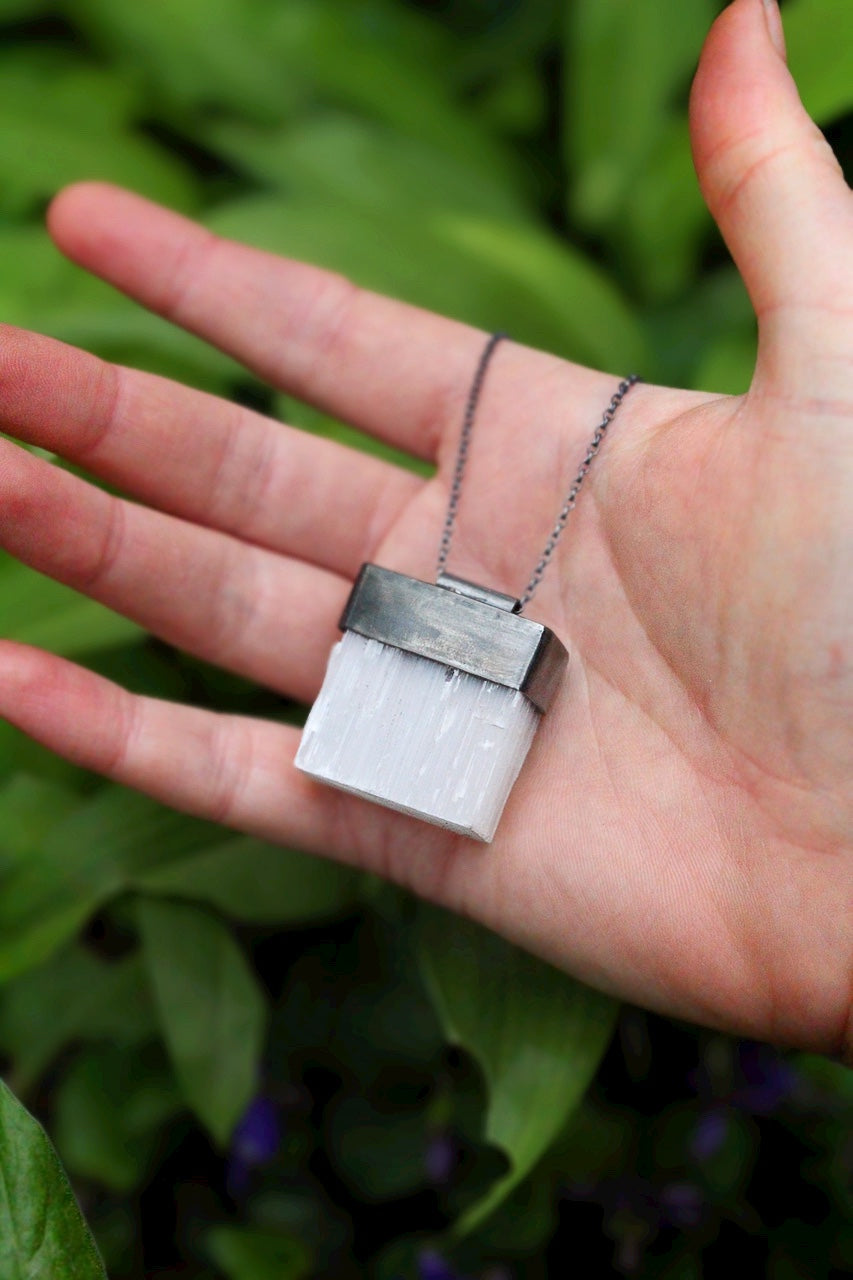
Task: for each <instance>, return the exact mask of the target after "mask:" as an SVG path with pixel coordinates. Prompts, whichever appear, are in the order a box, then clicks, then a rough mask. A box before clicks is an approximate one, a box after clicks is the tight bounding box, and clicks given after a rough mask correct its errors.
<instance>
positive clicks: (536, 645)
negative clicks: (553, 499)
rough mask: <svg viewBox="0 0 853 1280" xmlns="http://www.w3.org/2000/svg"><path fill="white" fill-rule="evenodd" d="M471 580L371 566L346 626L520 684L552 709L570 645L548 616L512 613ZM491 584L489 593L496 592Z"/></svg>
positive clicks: (352, 598) (484, 675)
mask: <svg viewBox="0 0 853 1280" xmlns="http://www.w3.org/2000/svg"><path fill="white" fill-rule="evenodd" d="M457 581H458V580H457ZM466 585H467V586H468V587H470V588H471V591H472V594H462V593H461V592H460V591H459V590H458V589H449V588H448V587H444V586H437V585H434V584H433V583H431V582H421V581H420V580H419V579H418V578H410V577H408V576H407V575H406V574H402V573H394V572H393V571H392V570H391V569H382V568H380V566H379V565H375V564H366V565H363V566H362V569H361V572H360V573H359V575H358V578H357V580H356V583H355V586H354V587H353V589H352V592H351V594H350V598H349V600H348V601H347V605H346V608H345V609H344V613H343V616H342V618H341V622H340V627H341V630H342V631H355V632H358V634H359V635H362V636H366V637H367V638H368V639H371V640H381V641H382V643H383V644H389V645H393V646H394V647H395V648H397V649H404V650H405V651H406V652H408V653H416V654H419V655H420V656H421V657H423V658H431V659H432V660H433V661H434V662H441V663H444V665H445V666H448V667H453V668H454V669H455V670H457V671H467V672H469V673H470V674H471V675H474V676H480V677H481V679H483V680H492V681H493V682H494V683H495V684H500V685H504V686H506V688H508V689H518V690H519V691H520V692H521V693H523V694H525V696H526V697H527V698H529V699H530V701H531V702H532V703H533V705H534V706H535V707H537V708H538V710H540V711H547V709H548V707H549V705H550V703H551V701H552V699H553V697H554V695H555V693H556V692H557V689H558V688H559V686H560V683H561V681H562V678H563V675H564V674H565V670H566V666H567V664H568V660H569V655H568V653H567V652H566V649H565V646H564V645H563V644H562V643H561V641H560V640H559V639H558V638H557V636H556V635H555V634H554V632H553V631H551V630H550V629H549V628H548V627H546V626H543V624H542V623H541V622H531V620H530V619H529V618H523V617H521V616H520V615H519V614H517V613H512V612H510V610H509V609H508V608H507V606H506V604H502V605H495V604H491V603H486V602H485V601H484V600H483V599H482V598H479V599H478V598H476V597H475V594H473V593H475V592H477V591H478V590H480V589H479V588H476V587H475V586H474V584H470V583H469V584H466ZM483 590H484V592H485V595H486V597H488V596H490V595H491V594H492V593H491V592H490V591H489V589H488V588H485V589H483ZM498 595H499V596H500V595H501V593H498ZM501 598H502V599H503V600H505V601H506V600H511V599H512V598H511V597H507V596H502V597H501ZM513 603H514V602H513Z"/></svg>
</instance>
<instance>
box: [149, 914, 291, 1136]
mask: <svg viewBox="0 0 853 1280" xmlns="http://www.w3.org/2000/svg"><path fill="white" fill-rule="evenodd" d="M138 920H139V925H140V930H141V934H142V941H143V945H144V949H145V959H146V963H147V965H148V971H149V973H150V975H151V982H152V985H153V988H154V994H155V1000H156V1003H157V1008H158V1011H159V1014H160V1022H161V1026H162V1029H163V1035H164V1038H165V1041H166V1044H167V1046H168V1049H169V1053H170V1055H171V1058H172V1062H173V1064H174V1068H175V1074H176V1075H177V1078H178V1081H179V1083H180V1085H181V1088H182V1090H183V1093H184V1097H185V1099H186V1101H187V1103H188V1104H189V1106H190V1107H192V1109H193V1110H194V1111H195V1113H196V1115H198V1117H199V1119H200V1120H201V1121H202V1122H203V1123H204V1124H205V1125H206V1126H207V1128H208V1129H209V1130H210V1132H211V1133H212V1134H213V1136H214V1137H215V1138H216V1140H217V1142H219V1143H220V1145H222V1146H225V1145H226V1144H227V1143H228V1140H229V1139H230V1137H231V1134H232V1132H233V1130H234V1127H235V1125H236V1124H237V1121H238V1120H239V1119H240V1117H241V1116H242V1115H243V1112H244V1111H245V1109H246V1107H247V1106H248V1104H249V1102H250V1101H251V1099H252V1097H253V1095H254V1093H255V1090H256V1088H257V1083H258V1070H259V1063H260V1056H261V1051H262V1049H263V1046H264V1039H265V1035H266V1023H267V1008H266V1002H265V1000H264V997H263V995H262V994H261V991H260V989H259V987H258V984H257V981H256V979H255V977H254V975H253V973H252V971H251V969H250V968H249V965H248V964H247V962H246V959H245V956H244V955H243V952H242V951H241V950H240V948H239V947H238V946H237V944H236V942H235V941H234V939H233V938H232V936H231V934H230V932H229V931H228V929H226V927H225V926H224V925H223V924H221V923H220V922H219V921H218V920H217V919H215V918H214V917H213V916H211V915H208V914H207V913H206V912H204V911H201V910H199V909H198V908H196V907H189V906H185V905H181V904H177V903H167V902H155V901H153V900H147V901H146V900H145V899H143V900H141V901H140V903H139V906H138Z"/></svg>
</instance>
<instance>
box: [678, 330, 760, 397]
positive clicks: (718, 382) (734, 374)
mask: <svg viewBox="0 0 853 1280" xmlns="http://www.w3.org/2000/svg"><path fill="white" fill-rule="evenodd" d="M756 348H757V344H756V336H755V333H754V332H753V331H752V330H750V331H748V332H746V333H743V332H741V333H738V332H736V331H735V332H733V333H727V334H723V336H722V337H720V338H718V339H717V341H716V342H713V343H711V344H710V345H709V346H708V348H707V349H706V350H705V352H704V354H703V356H702V359H701V360H700V362H699V365H698V367H697V369H696V370H695V373H694V375H693V379H692V381H693V384H694V386H695V387H696V388H697V390H701V391H718V392H720V393H721V394H724V395H732V396H739V395H743V394H744V393H745V392H747V391H748V390H749V388H750V384H751V383H752V379H753V375H754V373H755V357H756Z"/></svg>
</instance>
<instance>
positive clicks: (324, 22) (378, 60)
mask: <svg viewBox="0 0 853 1280" xmlns="http://www.w3.org/2000/svg"><path fill="white" fill-rule="evenodd" d="M269 40H270V43H271V45H272V46H274V47H276V48H277V50H278V54H279V58H280V59H281V62H282V64H284V65H285V66H286V67H287V70H288V72H289V74H290V75H291V76H294V77H298V78H301V79H302V80H303V82H304V83H305V84H306V86H310V89H311V90H312V92H313V95H315V96H316V97H319V98H321V99H325V100H326V101H329V102H331V103H332V104H335V105H338V104H339V105H343V106H344V107H345V108H347V109H348V111H349V113H350V114H357V115H362V116H368V117H371V118H373V119H375V120H378V121H381V122H382V123H384V124H386V125H390V126H392V127H393V128H394V129H395V130H398V131H399V132H400V133H401V134H403V135H405V136H406V137H408V138H412V139H419V140H420V141H422V142H425V143H428V144H430V145H432V146H433V147H436V148H438V150H440V151H441V152H442V153H443V154H444V155H446V156H453V157H454V158H455V159H456V160H458V161H461V162H462V163H464V164H465V165H467V167H468V169H469V172H470V175H471V183H472V185H475V184H476V183H477V182H478V181H479V180H480V178H481V177H483V176H485V178H486V180H487V182H491V181H494V179H495V177H496V176H498V175H499V176H500V179H501V180H504V181H506V180H508V181H509V182H510V183H511V184H512V185H517V184H518V174H517V173H516V172H515V165H514V164H513V162H512V161H511V159H510V153H509V152H508V151H507V150H505V149H504V147H503V146H502V145H501V143H500V142H499V141H498V140H497V139H496V138H495V137H494V135H493V134H491V133H490V132H489V131H488V130H486V129H484V128H483V127H482V126H481V125H480V124H479V122H478V121H477V120H476V118H475V116H474V113H473V112H472V111H471V110H470V109H469V107H468V104H467V103H463V104H460V103H457V102H456V101H455V100H454V96H453V92H452V90H451V86H450V85H449V83H448V81H449V78H450V77H449V75H448V68H447V54H448V52H449V46H448V42H447V40H446V36H445V33H444V31H443V30H442V28H441V26H440V25H439V24H438V23H436V22H429V21H428V20H425V18H424V16H423V15H422V14H417V13H412V12H411V10H408V11H407V9H406V7H405V6H402V5H400V4H398V3H395V2H394V0H391V2H389V3H382V2H381V0H370V2H369V3H368V4H359V5H354V4H352V3H351V0H323V3H317V0H288V4H286V5H281V4H279V5H277V6H276V12H275V15H274V16H273V17H272V19H271V22H270V25H269Z"/></svg>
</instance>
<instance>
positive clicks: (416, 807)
mask: <svg viewBox="0 0 853 1280" xmlns="http://www.w3.org/2000/svg"><path fill="white" fill-rule="evenodd" d="M503 338H504V335H503V334H501V333H494V334H492V335H491V337H490V338H489V340H488V342H487V343H486V345H485V347H484V349H483V352H482V355H481V356H480V360H479V363H478V365H477V369H476V371H475V374H474V378H473V380H472V383H471V388H470V391H469V393H468V399H467V403H466V406H465V414H464V418H463V422H462V431H461V434H460V437H459V446H458V450H457V455H456V464H455V467H454V472H453V480H452V482H451V487H450V498H449V500H448V505H447V514H446V516H445V520H444V527H443V530H442V533H441V540H440V543H439V549H438V563H437V568H436V581H435V583H429V582H422V581H421V580H420V579H419V578H411V577H408V576H407V575H406V574H402V573H395V572H393V571H392V570H390V569H383V568H381V567H380V566H379V565H375V564H365V565H363V566H362V568H361V571H360V573H359V575H358V578H357V579H356V582H355V585H354V587H353V589H352V592H351V593H350V597H349V600H348V601H347V604H346V607H345V609H344V612H343V616H342V618H341V621H340V628H341V630H342V631H343V633H344V634H343V638H342V639H341V640H340V641H339V642H338V643H337V644H336V645H335V647H334V648H333V650H332V653H331V655H330V657H329V665H328V669H327V671H326V676H325V679H324V681H323V687H322V689H321V690H320V693H319V694H318V696H317V700H316V702H315V703H314V706H313V707H312V709H311V713H310V715H309V716H308V719H307V721H306V723H305V730H304V733H303V736H302V742H301V744H300V747H299V750H298V752H297V754H296V766H297V768H299V769H301V770H302V771H303V772H304V773H307V774H309V775H310V776H311V777H313V778H316V779H317V780H318V781H320V782H324V783H326V784H328V785H330V786H333V787H338V788H340V789H341V790H344V791H351V792H354V793H355V794H356V795H360V796H363V797H365V798H366V799H368V800H373V801H375V802H376V803H378V804H382V805H386V806H387V807H389V808H391V809H398V810H401V811H402V812H403V813H410V814H413V815H414V816H416V817H418V818H422V819H423V820H424V821H426V822H432V823H436V824H437V825H438V826H442V827H446V828H448V829H449V830H451V831H457V832H459V833H460V834H462V835H467V836H472V837H474V838H475V839H478V840H483V841H485V842H487V843H488V842H489V841H491V839H492V837H493V836H494V833H495V830H496V829H497V825H498V822H499V820H500V816H501V813H502V812H503V808H504V805H505V803H506V801H507V798H508V797H509V793H510V791H511V790H512V786H513V784H514V782H515V780H516V778H517V777H518V774H519V771H520V769H521V766H522V765H523V763H524V760H525V757H526V756H527V752H528V751H529V749H530V746H531V743H532V742H533V738H534V736H535V734H536V730H537V728H538V727H539V721H540V719H541V717H542V715H543V714H544V713H545V712H546V711H547V710H548V707H549V706H550V704H551V702H552V700H553V698H554V696H555V694H556V692H557V690H558V689H559V687H560V685H561V683H562V681H563V677H564V675H565V671H566V667H567V665H568V660H569V655H568V653H567V651H566V648H565V646H564V645H563V644H562V642H561V641H560V640H559V639H558V637H557V636H556V635H555V634H554V632H553V631H551V630H550V629H549V628H548V627H546V626H544V625H543V624H542V623H541V622H533V621H531V620H530V619H529V618H526V617H524V616H523V610H524V609H525V608H526V606H527V605H528V604H529V603H530V601H531V600H532V599H533V597H534V595H535V593H536V590H537V588H538V587H539V584H540V582H541V581H542V578H543V576H544V574H545V571H546V569H547V568H548V565H549V564H550V562H551V558H552V556H553V554H554V551H555V549H556V547H557V544H558V542H559V540H560V538H561V536H562V533H563V530H564V528H565V526H566V522H567V521H568V518H569V516H570V515H571V513H572V511H573V510H574V507H575V503H576V502H577V498H578V493H579V492H580V489H581V486H582V484H583V482H584V480H585V478H586V474H587V472H588V471H589V468H590V467H591V465H592V463H593V460H594V459H595V456H596V454H597V453H598V451H599V449H600V447H601V443H602V440H603V439H604V435H605V432H606V431H607V428H608V426H609V425H610V423H611V422H612V420H613V418H614V417H615V415H616V413H617V411H618V409H619V406H620V405H621V403H622V401H623V400H624V399H625V396H626V395H627V394H628V392H629V391H630V390H631V388H632V387H633V386H634V384H635V383H636V382H638V381H639V379H638V378H637V376H636V375H634V374H632V375H631V376H630V377H628V378H625V379H624V380H623V381H622V382H620V383H619V386H618V387H617V389H616V391H615V392H614V394H613V397H612V399H611V401H610V403H609V404H608V406H607V408H606V410H605V412H604V415H603V417H602V419H601V421H600V423H599V424H598V426H597V427H596V430H595V434H594V435H593V437H592V440H591V441H590V444H589V446H588V448H587V451H586V455H585V457H584V459H583V462H582V463H581V465H580V467H579V469H578V473H577V475H576V477H575V480H574V483H573V484H572V487H571V489H570V490H569V492H568V494H567V495H566V500H565V502H564V503H563V505H562V507H561V508H560V511H559V514H558V516H557V519H556V522H555V524H554V527H553V529H552V530H551V533H550V536H549V538H548V541H547V542H546V544H545V547H544V548H543V551H542V555H541V556H540V558H539V561H538V563H537V564H536V567H535V568H534V570H533V572H532V574H531V576H530V580H529V582H528V584H527V587H526V589H525V591H524V594H523V595H522V596H521V597H520V598H519V599H516V598H515V597H514V596H510V595H505V594H504V593H503V592H501V591H495V590H493V589H492V588H491V587H483V586H480V585H479V584H477V583H474V582H468V581H466V580H465V579H464V578H457V577H455V576H454V575H453V574H451V573H448V572H447V563H448V559H449V556H450V550H451V546H452V544H453V536H454V533H455V531H456V517H457V514H458V509H459V502H460V498H461V495H462V484H463V480H464V476H465V467H466V464H467V461H468V453H469V447H470V442H471V433H472V431H473V427H474V419H475V417H476V413H477V406H478V404H479V401H480V395H481V392H482V389H483V383H484V381H485V377H486V371H487V369H488V367H489V364H490V362H491V359H492V356H493V355H494V352H495V349H496V347H497V346H498V344H499V343H500V342H501V341H502V340H503Z"/></svg>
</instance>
